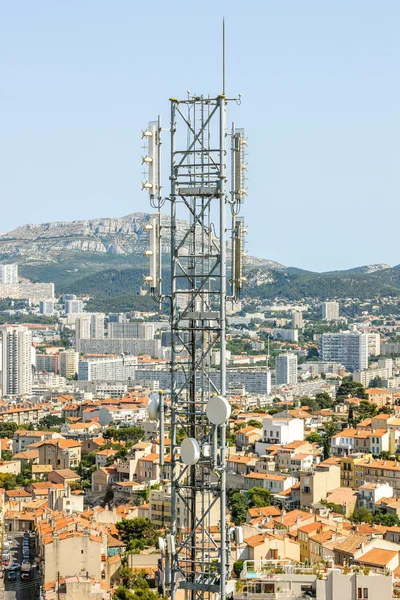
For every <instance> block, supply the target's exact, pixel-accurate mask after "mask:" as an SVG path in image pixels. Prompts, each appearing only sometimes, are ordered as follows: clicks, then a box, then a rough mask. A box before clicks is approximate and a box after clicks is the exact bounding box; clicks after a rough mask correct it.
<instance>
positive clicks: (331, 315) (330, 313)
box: [322, 302, 339, 321]
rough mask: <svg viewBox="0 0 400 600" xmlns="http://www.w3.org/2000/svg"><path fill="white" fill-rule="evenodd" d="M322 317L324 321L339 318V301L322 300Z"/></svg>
mask: <svg viewBox="0 0 400 600" xmlns="http://www.w3.org/2000/svg"><path fill="white" fill-rule="evenodd" d="M322 318H323V319H324V320H325V321H336V320H337V319H338V318H339V302H323V303H322Z"/></svg>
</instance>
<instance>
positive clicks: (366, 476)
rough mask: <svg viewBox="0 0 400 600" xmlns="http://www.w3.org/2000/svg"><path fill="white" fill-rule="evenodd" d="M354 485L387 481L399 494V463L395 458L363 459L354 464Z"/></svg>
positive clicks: (397, 494) (396, 493) (395, 492)
mask: <svg viewBox="0 0 400 600" xmlns="http://www.w3.org/2000/svg"><path fill="white" fill-rule="evenodd" d="M355 469H356V475H355V478H356V487H359V486H360V485H363V484H364V483H365V482H367V483H388V484H389V485H390V486H391V487H392V488H393V493H394V494H395V495H396V496H399V495H400V463H399V462H397V461H395V460H376V459H372V458H369V459H364V460H362V461H361V462H359V463H358V464H356V465H355Z"/></svg>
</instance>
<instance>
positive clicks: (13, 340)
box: [0, 325, 32, 396]
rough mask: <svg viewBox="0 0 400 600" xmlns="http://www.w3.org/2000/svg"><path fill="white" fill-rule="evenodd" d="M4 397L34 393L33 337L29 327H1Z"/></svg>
mask: <svg viewBox="0 0 400 600" xmlns="http://www.w3.org/2000/svg"><path fill="white" fill-rule="evenodd" d="M0 336H1V351H2V352H1V375H2V377H1V380H2V389H3V396H24V395H29V394H30V393H31V391H32V336H31V332H30V331H29V329H28V328H27V327H23V326H22V325H12V326H9V325H7V326H4V327H0Z"/></svg>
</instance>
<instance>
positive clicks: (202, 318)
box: [142, 93, 246, 600]
mask: <svg viewBox="0 0 400 600" xmlns="http://www.w3.org/2000/svg"><path fill="white" fill-rule="evenodd" d="M230 100H236V102H238V101H240V98H239V99H227V98H226V97H225V95H224V94H221V95H219V96H217V97H216V98H208V97H207V98H206V97H204V96H197V95H190V94H189V93H188V97H187V98H185V99H182V100H179V99H177V98H171V99H170V108H171V121H170V128H169V132H170V184H171V189H170V194H169V196H168V198H164V199H162V198H161V177H160V146H161V131H162V130H161V125H160V119H158V121H157V122H152V123H150V124H149V127H148V128H147V129H146V130H145V131H144V132H143V137H144V139H145V140H147V142H148V143H147V154H146V155H145V156H144V157H143V164H145V165H147V169H148V173H147V179H146V181H144V182H143V184H142V188H143V189H146V190H148V192H149V196H150V203H151V205H152V206H153V207H154V208H156V209H157V213H156V214H154V215H150V219H149V222H148V224H147V225H146V229H147V230H148V232H149V240H150V247H149V250H148V251H146V254H147V255H148V257H149V264H150V269H149V274H148V275H146V276H145V281H146V282H147V283H148V285H149V287H150V291H151V294H152V295H153V297H154V299H155V300H157V301H159V302H160V303H163V302H166V301H167V302H168V303H169V310H170V326H171V345H172V354H171V385H170V390H169V395H170V402H167V401H166V399H165V398H164V397H163V395H162V394H160V396H159V397H155V398H153V400H152V405H151V413H152V415H153V417H154V418H159V419H160V420H161V421H162V423H160V430H161V431H162V432H164V419H165V421H166V422H167V421H169V423H170V438H171V448H170V455H169V457H170V463H169V465H170V466H169V473H170V481H171V526H170V530H169V532H168V534H167V535H166V539H165V541H164V540H160V548H161V550H162V555H163V560H162V564H161V572H162V576H163V585H164V588H165V591H166V593H169V594H170V595H171V597H172V600H175V598H176V594H177V591H178V589H182V590H185V595H186V597H188V598H190V599H191V600H196V599H197V598H199V599H201V600H204V599H205V598H210V595H211V594H217V595H218V597H219V598H221V600H225V598H226V594H227V590H228V587H229V586H228V582H229V580H230V579H231V571H232V566H231V562H230V531H229V530H228V528H227V524H226V492H227V488H226V474H227V470H226V469H227V466H226V465H227V462H226V450H227V442H226V426H227V422H228V420H229V416H230V404H229V402H228V401H227V399H226V392H227V390H226V339H225V336H226V302H227V288H228V282H229V281H230V282H231V289H232V294H231V299H237V298H238V296H239V295H240V292H241V290H242V286H243V282H244V281H245V278H244V276H243V256H244V234H245V232H246V230H245V227H244V223H243V219H242V218H240V217H238V213H239V211H240V207H241V205H242V203H243V200H244V197H245V196H246V189H245V177H244V172H245V169H246V164H245V160H244V158H245V157H244V148H245V146H246V139H245V137H244V132H243V130H242V129H235V127H234V126H233V127H232V131H231V133H230V134H228V133H227V129H226V109H227V104H228V102H229V101H230ZM229 135H230V137H231V154H230V156H231V171H232V178H231V179H232V181H231V190H230V192H229V191H228V190H227V151H226V139H227V137H229ZM165 201H167V202H169V206H170V223H169V227H166V226H165V220H166V219H165V218H163V221H162V222H163V225H162V226H161V218H160V211H161V207H162V205H163V204H164V202H165ZM228 211H230V213H231V219H232V229H231V235H232V239H231V250H232V252H231V261H230V262H231V264H230V265H229V270H230V278H229V280H228V278H227V270H228V265H227V225H226V222H227V212H228ZM178 213H179V217H180V219H179V222H178ZM167 238H168V240H167ZM161 240H162V242H161ZM161 247H168V248H169V249H170V260H169V268H170V281H171V283H170V290H169V291H168V294H166V295H162V293H161V279H162V277H161V272H162V271H161ZM215 362H219V369H215V368H213V364H214V363H215ZM161 462H162V464H163V463H164V457H161ZM215 525H217V527H215ZM232 591H233V590H232Z"/></svg>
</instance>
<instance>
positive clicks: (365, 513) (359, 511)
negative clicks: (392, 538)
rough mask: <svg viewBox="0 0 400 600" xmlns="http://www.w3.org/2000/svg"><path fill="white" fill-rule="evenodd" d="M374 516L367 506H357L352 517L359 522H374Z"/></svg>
mask: <svg viewBox="0 0 400 600" xmlns="http://www.w3.org/2000/svg"><path fill="white" fill-rule="evenodd" d="M372 518H373V514H372V512H371V511H370V510H368V508H365V506H360V507H359V508H355V509H354V512H353V515H352V517H351V519H352V521H356V522H357V523H372Z"/></svg>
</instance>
